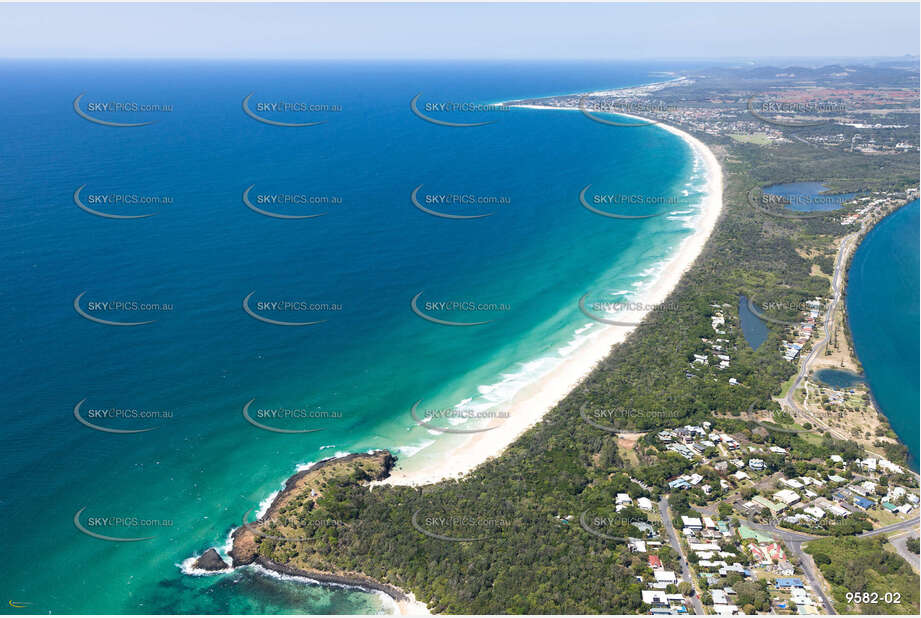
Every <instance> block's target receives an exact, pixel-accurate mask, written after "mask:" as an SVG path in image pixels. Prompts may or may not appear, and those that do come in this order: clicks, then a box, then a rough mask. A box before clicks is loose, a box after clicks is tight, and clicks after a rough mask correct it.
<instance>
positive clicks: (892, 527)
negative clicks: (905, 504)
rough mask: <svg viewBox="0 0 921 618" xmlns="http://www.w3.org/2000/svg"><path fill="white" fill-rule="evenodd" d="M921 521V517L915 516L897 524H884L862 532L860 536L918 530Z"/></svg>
mask: <svg viewBox="0 0 921 618" xmlns="http://www.w3.org/2000/svg"><path fill="white" fill-rule="evenodd" d="M919 523H921V517H915V518H914V519H906V520H905V521H900V522H899V523H897V524H889V525H888V526H883V527H882V528H877V529H876V530H868V531H867V532H863V533H861V534H860V536H877V535H879V534H889V533H890V532H900V531H902V530H917V529H918V525H919Z"/></svg>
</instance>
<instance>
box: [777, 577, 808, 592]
mask: <svg viewBox="0 0 921 618" xmlns="http://www.w3.org/2000/svg"><path fill="white" fill-rule="evenodd" d="M774 587H775V588H777V589H778V590H791V589H793V588H803V580H801V579H800V578H799V577H778V578H777V579H775V580H774Z"/></svg>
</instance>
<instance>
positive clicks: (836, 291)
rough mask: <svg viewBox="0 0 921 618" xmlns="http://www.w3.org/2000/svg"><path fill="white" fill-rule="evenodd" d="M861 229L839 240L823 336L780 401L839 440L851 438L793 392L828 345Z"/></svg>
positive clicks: (916, 475)
mask: <svg viewBox="0 0 921 618" xmlns="http://www.w3.org/2000/svg"><path fill="white" fill-rule="evenodd" d="M865 225H866V224H864V226H865ZM863 230H864V228H863V227H861V230H860V232H855V233H853V234H850V235H848V236H845V237H844V240H842V241H841V248H840V249H838V256H837V258H836V259H835V271H834V273H833V274H832V278H831V287H832V300H831V302H830V303H829V304H828V307H827V308H826V310H825V326H824V328H823V330H824V331H825V336H824V337H822V339H821V340H819V341H818V342H816V344H815V345H814V346H813V347H812V350H811V351H810V352H809V354H808V355H807V356H806V357H805V358H804V359H803V362H802V365H801V366H800V370H799V373H797V374H796V378H795V379H794V380H793V384H791V385H790V388H789V390H787V394H786V396H785V397H784V398H783V399H782V400H781V402H780V403H781V406H783V407H784V408H787V409H789V410H792V411H793V413H794V415H802V416H805V417H806V418H807V419H809V421H811V422H812V424H813V425H817V426H818V427H821V428H822V429H824V430H825V431H827V432H829V433H830V434H831V435H832V436H834V437H835V438H838V439H839V440H850V439H851V438H850V436H848V435H846V434H844V433H842V432H841V431H839V430H837V429H835V428H833V427H829V426H828V425H826V424H825V423H824V422H822V421H821V420H819V419H818V418H816V417H815V416H813V415H812V414H810V413H809V411H808V410H805V409H803V408H801V407H799V405H798V404H797V403H796V400H795V399H794V397H793V395H794V393H796V389H798V388H799V386H800V384H801V383H802V382H803V380H804V379H805V378H806V374H807V373H808V371H809V367H810V366H811V365H812V362H813V361H814V360H815V359H816V358H817V357H818V355H819V353H821V352H823V351H824V350H825V347H826V346H827V345H828V341H829V340H830V339H831V333H832V327H833V326H834V316H835V309H836V308H837V307H838V303H840V302H841V296H842V294H843V293H844V288H843V287H842V285H841V283H842V280H843V278H844V265H845V263H846V262H847V256H848V254H849V253H850V247H851V245H852V244H853V243H854V241H855V239H856V238H857V237H858V236H859V235H860V233H862V232H863ZM866 451H867V453H870V454H872V455H876V456H877V457H881V458H883V459H885V457H884V456H883V455H881V454H879V453H876V452H874V451H871V450H869V449H866ZM908 472H909V473H910V474H912V475H913V476H914V477H915V478H917V479H919V480H921V475H919V474H918V473H917V472H914V471H913V470H908Z"/></svg>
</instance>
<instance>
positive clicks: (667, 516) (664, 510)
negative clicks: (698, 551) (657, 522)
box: [659, 496, 705, 616]
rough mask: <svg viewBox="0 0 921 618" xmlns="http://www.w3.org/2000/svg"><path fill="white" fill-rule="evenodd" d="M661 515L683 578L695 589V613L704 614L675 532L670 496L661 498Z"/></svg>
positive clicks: (693, 599) (686, 559) (692, 601)
mask: <svg viewBox="0 0 921 618" xmlns="http://www.w3.org/2000/svg"><path fill="white" fill-rule="evenodd" d="M659 515H660V516H661V517H662V525H663V526H665V534H667V535H668V542H669V543H671V545H672V548H674V550H675V551H676V552H678V560H679V561H680V562H681V579H683V580H684V581H686V582H687V583H689V584H691V588H692V589H693V590H694V596H692V597H691V604H692V605H693V606H694V613H695V614H697V615H698V616H703V615H704V613H705V612H704V606H703V604H702V603H701V602H700V595H699V594H697V586H695V585H694V580H693V579H692V578H691V567H690V566H689V565H688V557H687V556H685V555H684V549H682V547H681V543H679V542H678V535H677V534H675V527H674V526H673V525H672V514H671V510H669V508H668V496H662V498H661V499H660V500H659Z"/></svg>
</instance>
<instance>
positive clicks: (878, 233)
mask: <svg viewBox="0 0 921 618" xmlns="http://www.w3.org/2000/svg"><path fill="white" fill-rule="evenodd" d="M919 222H921V219H919V208H918V201H917V200H915V201H914V202H911V203H910V204H908V205H906V206H904V207H903V208H900V209H899V210H897V211H896V212H894V213H892V214H891V215H889V216H888V217H886V218H885V219H884V220H883V221H881V222H880V223H879V224H878V225H877V226H876V227H874V228H873V229H872V230H871V231H870V233H869V234H867V236H866V237H865V238H864V240H863V242H861V244H860V246H859V247H858V248H857V252H856V253H855V254H854V258H853V260H852V261H851V268H850V270H849V273H848V285H847V313H848V323H849V325H850V328H851V332H852V333H853V337H854V347H855V349H856V352H857V356H858V358H859V359H860V362H861V364H862V365H863V368H864V372H865V373H866V379H867V383H868V384H869V385H870V389H871V391H872V392H873V397H874V399H875V400H876V402H877V404H878V405H879V407H880V409H881V410H882V411H883V413H884V414H885V415H886V417H887V418H888V419H889V422H890V424H891V425H892V427H893V429H894V430H895V431H896V433H897V434H898V435H899V438H900V439H901V440H902V442H904V443H905V444H906V445H907V446H908V448H909V451H910V453H911V459H912V465H913V467H914V468H915V469H917V466H918V448H919V446H918V410H919V409H921V408H919V391H921V387H919V377H918V376H919V359H918V349H919V343H921V334H919V327H918V323H919V310H918V306H919V293H921V291H919V284H918V272H919V268H921V266H919V253H921V249H919Z"/></svg>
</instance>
